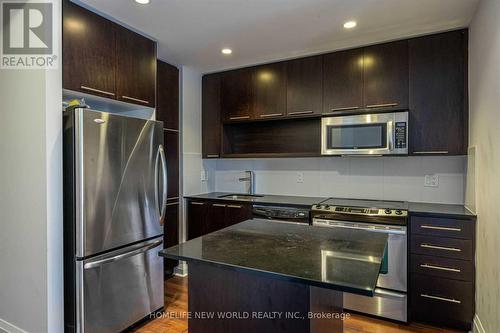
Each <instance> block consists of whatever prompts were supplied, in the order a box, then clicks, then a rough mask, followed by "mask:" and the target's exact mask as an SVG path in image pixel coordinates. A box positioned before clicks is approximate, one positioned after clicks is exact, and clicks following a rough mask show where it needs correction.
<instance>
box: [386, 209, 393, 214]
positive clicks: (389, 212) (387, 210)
mask: <svg viewBox="0 0 500 333" xmlns="http://www.w3.org/2000/svg"><path fill="white" fill-rule="evenodd" d="M384 213H386V214H388V215H389V214H391V213H392V210H390V209H386V210H384Z"/></svg>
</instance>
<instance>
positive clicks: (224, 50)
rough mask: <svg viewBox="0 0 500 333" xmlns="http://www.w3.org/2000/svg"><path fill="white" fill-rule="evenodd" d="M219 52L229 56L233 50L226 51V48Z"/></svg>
mask: <svg viewBox="0 0 500 333" xmlns="http://www.w3.org/2000/svg"><path fill="white" fill-rule="evenodd" d="M220 51H221V53H222V54H231V53H233V50H231V49H228V48H225V49H222V50H220Z"/></svg>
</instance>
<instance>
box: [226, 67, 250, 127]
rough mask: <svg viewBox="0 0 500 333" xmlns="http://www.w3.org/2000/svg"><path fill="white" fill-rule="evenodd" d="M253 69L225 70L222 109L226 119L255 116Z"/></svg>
mask: <svg viewBox="0 0 500 333" xmlns="http://www.w3.org/2000/svg"><path fill="white" fill-rule="evenodd" d="M252 95H253V93H252V69H251V68H244V69H239V70H234V71H229V72H225V73H224V74H222V77H221V110H222V114H223V119H224V120H225V121H241V120H248V119H251V118H253V114H252V112H253V105H252Z"/></svg>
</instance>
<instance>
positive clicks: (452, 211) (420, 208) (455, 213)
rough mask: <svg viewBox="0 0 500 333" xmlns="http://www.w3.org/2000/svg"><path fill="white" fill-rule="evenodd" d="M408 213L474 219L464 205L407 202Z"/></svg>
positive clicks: (472, 214) (473, 215)
mask: <svg viewBox="0 0 500 333" xmlns="http://www.w3.org/2000/svg"><path fill="white" fill-rule="evenodd" d="M408 210H409V211H410V213H414V214H419V215H436V214H437V215H446V216H449V217H458V218H460V217H469V218H470V217H475V216H476V214H474V213H472V212H471V211H469V210H468V209H467V208H465V206H464V205H449V204H435V203H425V202H409V203H408Z"/></svg>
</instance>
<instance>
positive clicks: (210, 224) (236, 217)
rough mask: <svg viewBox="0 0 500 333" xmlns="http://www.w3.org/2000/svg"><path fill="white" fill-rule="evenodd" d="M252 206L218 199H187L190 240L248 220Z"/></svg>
mask: <svg viewBox="0 0 500 333" xmlns="http://www.w3.org/2000/svg"><path fill="white" fill-rule="evenodd" d="M251 216H252V207H251V205H249V204H243V203H227V202H224V201H218V200H187V232H188V240H189V239H193V238H196V237H200V236H203V235H206V234H208V233H211V232H214V231H217V230H220V229H223V228H225V227H228V226H231V225H233V224H236V223H240V222H243V221H245V220H248V219H249V218H251Z"/></svg>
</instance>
